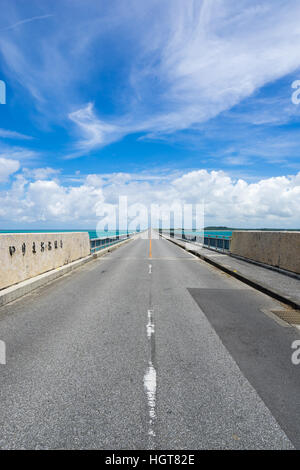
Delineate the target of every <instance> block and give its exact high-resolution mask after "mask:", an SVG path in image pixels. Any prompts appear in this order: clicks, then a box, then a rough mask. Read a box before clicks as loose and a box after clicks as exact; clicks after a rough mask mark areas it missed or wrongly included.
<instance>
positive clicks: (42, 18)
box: [0, 15, 54, 33]
mask: <svg viewBox="0 0 300 470" xmlns="http://www.w3.org/2000/svg"><path fill="white" fill-rule="evenodd" d="M51 16H54V15H41V16H32V17H31V18H25V19H23V20H20V21H17V22H16V23H14V24H11V25H9V26H7V27H6V28H3V29H0V33H1V32H4V31H9V30H11V29H15V28H17V27H18V26H22V25H23V24H26V23H31V22H32V21H37V20H44V19H46V18H50V17H51Z"/></svg>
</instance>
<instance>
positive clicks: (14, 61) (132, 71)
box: [0, 0, 300, 151]
mask: <svg viewBox="0 0 300 470" xmlns="http://www.w3.org/2000/svg"><path fill="white" fill-rule="evenodd" d="M69 13H70V10H69V3H68V2H66V1H65V0H62V1H61V2H60V3H59V5H56V9H55V11H54V9H53V10H52V7H51V6H50V7H49V12H48V13H47V14H46V15H40V16H35V15H33V16H32V18H28V19H25V20H21V21H20V22H16V23H15V25H18V24H21V23H22V21H23V22H25V21H33V20H34V19H38V18H45V19H46V18H48V17H50V16H54V14H55V21H53V22H51V24H47V27H45V32H44V37H43V38H40V41H39V48H35V47H34V48H33V49H32V48H28V47H26V41H22V40H20V39H21V38H22V34H24V38H25V39H26V37H27V36H26V34H27V33H26V32H24V33H23V32H21V31H19V29H18V28H17V29H18V31H17V32H18V34H14V33H15V31H16V30H15V29H13V30H11V31H6V33H5V35H4V36H3V37H0V50H1V53H2V55H3V58H4V61H5V62H6V66H7V69H8V72H9V73H11V75H12V76H13V77H15V78H16V79H17V80H18V81H19V83H21V84H22V86H24V87H26V88H27V89H28V90H29V92H30V93H31V94H32V95H33V96H34V98H35V99H36V101H37V106H38V108H39V109H45V107H48V114H47V115H48V118H51V119H52V120H53V121H55V120H56V119H59V120H60V123H62V121H63V120H65V125H66V127H68V119H71V121H73V122H75V123H76V124H77V125H78V129H79V130H81V132H82V138H80V137H79V143H78V145H79V146H81V150H83V149H86V151H89V150H90V149H92V148H97V147H99V146H102V145H105V144H107V143H110V142H112V141H115V140H119V139H121V138H122V137H123V136H124V135H126V134H127V133H136V132H138V133H147V134H148V137H152V138H156V137H157V136H160V135H170V134H173V133H176V132H178V131H181V130H184V129H193V128H196V127H197V126H198V125H199V124H201V123H204V122H207V121H208V120H210V119H212V118H214V117H215V116H218V115H219V114H220V113H222V112H224V111H226V110H229V109H231V108H232V107H233V106H235V105H236V104H238V103H239V102H241V101H242V100H244V99H245V98H247V97H249V96H251V94H253V93H254V92H255V91H256V90H257V89H259V88H260V87H262V86H264V85H265V84H267V83H269V82H271V81H274V80H276V79H278V78H280V77H283V76H285V75H286V74H289V73H291V72H292V71H294V70H297V68H299V67H300V57H299V52H298V44H299V41H300V31H299V27H298V18H299V16H300V4H299V2H297V1H295V0H288V1H285V2H282V1H279V2H277V3H276V8H274V1H273V0H266V1H265V2H264V3H263V4H262V3H261V2H260V1H258V0H256V1H255V0H254V1H253V0H243V1H242V2H240V3H237V2H236V1H233V0H215V1H214V2H212V1H211V0H202V1H200V0H197V1H196V0H186V1H185V2H182V1H181V0H166V1H165V2H159V1H156V0H154V1H152V2H149V3H146V4H145V3H143V2H140V1H138V0H130V1H129V2H128V4H127V8H125V7H124V3H123V2H122V1H121V0H116V1H114V2H111V3H109V4H107V2H104V1H99V2H94V1H91V0H84V1H83V0H78V2H76V5H74V6H72V21H68V20H66V18H67V17H68V14H69ZM8 33H10V34H8ZM116 37H117V38H118V39H117V45H118V46H117V47H116V46H115V44H116ZM53 64H55V66H53ZM107 70H108V71H109V72H110V73H111V75H110V76H112V77H113V78H112V80H111V81H110V80H109V81H107V79H106V80H105V79H104V78H103V77H107ZM82 71H84V73H83V72H82ZM102 72H104V73H102ZM97 82H98V84H97V85H95V84H96V83H97ZM87 87H88V88H89V92H88V93H87ZM111 89H114V90H115V93H112V92H111ZM99 90H101V93H102V95H103V97H104V96H105V95H106V92H107V91H108V90H109V93H110V97H111V98H110V100H111V104H112V105H113V106H112V107H111V109H110V110H109V112H107V111H106V112H105V114H104V113H103V112H102V108H101V100H100V99H99V95H98V94H99ZM87 95H89V96H88V99H87ZM93 101H95V109H94V110H93V109H92V107H91V105H86V104H85V103H87V102H93ZM74 109H75V111H74ZM57 111H59V112H57ZM268 119H270V117H268ZM257 122H258V123H260V122H262V121H260V119H259V117H257Z"/></svg>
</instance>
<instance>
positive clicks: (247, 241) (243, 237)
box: [230, 231, 300, 274]
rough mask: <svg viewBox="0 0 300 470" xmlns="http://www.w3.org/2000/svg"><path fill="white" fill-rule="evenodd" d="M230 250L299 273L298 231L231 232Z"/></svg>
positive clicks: (299, 236) (299, 246) (299, 237)
mask: <svg viewBox="0 0 300 470" xmlns="http://www.w3.org/2000/svg"><path fill="white" fill-rule="evenodd" d="M230 251H231V253H232V254H234V255H238V256H243V257H244V258H248V259H251V260H254V261H258V262H260V263H265V264H269V265H271V266H275V267H277V268H281V269H286V270H288V271H292V272H294V273H297V274H300V232H262V231H247V232H242V231H241V232H239V231H236V232H233V234H232V241H231V246H230Z"/></svg>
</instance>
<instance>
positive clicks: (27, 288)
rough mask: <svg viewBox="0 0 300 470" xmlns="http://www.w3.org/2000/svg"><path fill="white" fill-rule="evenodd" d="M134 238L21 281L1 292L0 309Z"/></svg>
mask: <svg viewBox="0 0 300 470" xmlns="http://www.w3.org/2000/svg"><path fill="white" fill-rule="evenodd" d="M134 238H135V237H133V238H130V239H128V240H122V241H121V242H119V243H116V244H115V245H112V246H109V247H107V248H104V249H103V250H100V251H98V252H96V253H93V254H91V255H89V256H86V257H85V258H81V259H78V260H76V261H73V262H72V263H69V264H66V265H65V266H61V267H59V268H56V269H53V270H51V271H47V272H46V273H43V274H40V275H38V276H35V277H33V278H31V279H26V281H22V282H20V283H18V284H14V285H13V286H10V287H7V288H6V289H3V290H1V291H0V307H2V306H3V305H6V304H8V303H10V302H13V301H14V300H17V299H19V298H20V297H23V296H24V295H26V294H29V293H30V292H32V291H33V290H35V289H37V288H38V287H41V286H44V285H45V284H48V283H49V282H51V281H54V280H55V279H58V278H59V277H61V276H63V275H64V274H67V273H69V272H70V271H73V270H74V269H77V268H79V267H80V266H82V265H84V264H85V263H88V262H89V261H94V260H95V259H97V258H100V257H102V256H104V255H105V254H107V253H110V252H111V251H114V250H116V249H117V248H119V247H120V246H121V245H124V244H125V243H128V242H130V241H131V240H133V239H134Z"/></svg>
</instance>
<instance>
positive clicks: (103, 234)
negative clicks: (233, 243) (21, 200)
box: [0, 229, 232, 238]
mask: <svg viewBox="0 0 300 470" xmlns="http://www.w3.org/2000/svg"><path fill="white" fill-rule="evenodd" d="M57 232H88V233H89V236H90V238H98V237H99V238H100V237H109V236H113V235H115V234H116V232H115V231H112V230H110V231H108V232H104V231H103V232H100V233H98V234H97V232H96V230H82V229H81V230H80V229H79V230H75V229H73V230H0V233H57ZM119 233H120V235H122V234H123V233H126V232H125V231H122V230H120V232H119ZM186 233H190V234H195V233H196V234H199V235H200V232H192V231H190V232H189V231H186ZM205 234H206V235H211V236H215V235H221V236H226V237H231V234H232V231H221V230H216V231H211V230H210V231H205Z"/></svg>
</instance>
